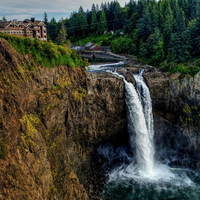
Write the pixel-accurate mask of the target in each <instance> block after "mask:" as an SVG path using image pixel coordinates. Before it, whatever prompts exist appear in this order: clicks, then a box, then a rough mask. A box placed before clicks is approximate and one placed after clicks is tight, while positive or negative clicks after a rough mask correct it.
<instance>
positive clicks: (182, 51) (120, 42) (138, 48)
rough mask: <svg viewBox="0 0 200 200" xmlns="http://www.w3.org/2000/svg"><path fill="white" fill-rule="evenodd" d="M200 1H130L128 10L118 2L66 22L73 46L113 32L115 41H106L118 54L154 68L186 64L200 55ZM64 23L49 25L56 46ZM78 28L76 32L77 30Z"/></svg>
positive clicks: (104, 5) (96, 8) (72, 17)
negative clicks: (171, 64)
mask: <svg viewBox="0 0 200 200" xmlns="http://www.w3.org/2000/svg"><path fill="white" fill-rule="evenodd" d="M199 3H200V1H199V0H160V1H155V0H146V1H144V0H138V1H134V0H130V2H129V3H127V4H126V5H125V7H121V6H120V4H119V3H118V2H117V1H112V2H110V3H102V4H101V6H100V7H99V6H98V5H96V6H95V5H94V4H93V5H92V8H91V10H90V11H89V10H87V11H86V12H84V10H83V8H82V7H80V8H79V10H78V12H73V13H72V14H71V16H70V17H69V19H68V18H67V19H65V20H64V25H65V28H66V30H67V34H68V38H69V39H70V40H71V42H74V41H78V40H81V38H84V37H86V36H88V35H92V34H94V35H96V37H98V36H99V35H102V34H104V33H105V32H106V31H107V32H109V31H113V32H114V36H113V37H112V39H110V37H109V39H108V38H106V36H105V38H104V40H105V42H104V44H106V45H110V46H111V48H112V50H113V51H114V52H115V53H127V54H132V55H134V56H138V57H139V58H140V59H141V60H142V61H143V62H146V63H148V64H152V65H164V66H167V65H169V63H173V64H174V63H184V62H186V61H188V60H190V59H191V58H194V57H198V56H199V54H200V36H199V33H200V5H199ZM60 27H61V22H58V23H57V22H56V21H55V19H54V18H53V19H52V20H51V21H50V22H48V23H47V28H48V32H49V34H50V38H51V39H52V40H53V41H54V42H55V41H56V36H57V35H58V32H59V30H60ZM74 27H76V28H74Z"/></svg>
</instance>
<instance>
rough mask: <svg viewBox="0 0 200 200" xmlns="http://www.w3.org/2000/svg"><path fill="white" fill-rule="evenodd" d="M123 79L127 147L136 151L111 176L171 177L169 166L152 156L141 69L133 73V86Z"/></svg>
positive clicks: (148, 104)
mask: <svg viewBox="0 0 200 200" xmlns="http://www.w3.org/2000/svg"><path fill="white" fill-rule="evenodd" d="M113 74H115V75H117V76H120V77H122V78H123V80H124V83H125V95H126V100H125V101H126V105H127V120H128V124H127V127H128V132H129V136H130V146H131V147H132V149H133V150H135V161H134V160H133V162H132V163H131V164H129V165H128V166H121V167H119V168H118V169H115V170H114V171H113V172H112V173H111V174H110V177H111V179H112V178H114V177H115V178H116V177H119V176H120V177H129V178H134V179H136V178H140V177H142V178H143V179H144V178H146V179H149V180H160V179H165V180H169V179H171V178H174V174H173V173H172V172H171V171H170V169H169V168H168V167H167V166H166V165H163V164H161V163H159V162H158V161H156V160H155V159H154V154H155V150H154V143H153V136H154V126H153V114H152V106H151V97H150V92H149V88H148V87H147V85H146V84H145V82H144V80H143V76H142V72H141V73H140V74H137V75H133V76H134V79H135V81H136V89H135V87H134V85H133V84H132V83H129V82H127V81H126V79H125V78H124V77H123V76H122V75H120V74H118V73H117V72H116V71H115V72H113Z"/></svg>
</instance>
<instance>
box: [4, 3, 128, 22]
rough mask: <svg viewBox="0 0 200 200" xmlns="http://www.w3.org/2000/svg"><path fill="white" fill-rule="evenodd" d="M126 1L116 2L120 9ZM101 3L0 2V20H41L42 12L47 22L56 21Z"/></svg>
mask: <svg viewBox="0 0 200 200" xmlns="http://www.w3.org/2000/svg"><path fill="white" fill-rule="evenodd" d="M128 1H129V0H128ZM128 1H127V0H118V2H119V3H120V5H121V6H122V7H124V5H125V2H128ZM101 2H105V0H104V1H102V0H85V1H83V0H0V13H1V18H2V17H3V16H5V17H6V19H7V20H13V19H17V20H19V21H21V20H24V19H29V18H31V17H35V18H36V19H38V20H43V16H44V12H46V13H47V16H48V20H49V21H50V19H52V17H55V19H56V20H57V21H58V20H59V19H61V18H62V17H63V18H66V17H69V15H70V14H71V12H72V11H78V9H79V7H80V6H82V7H83V9H84V11H86V10H87V9H89V10H91V7H92V4H93V3H94V4H95V5H96V4H98V5H99V6H100V5H101ZM106 2H108V1H106ZM109 2H110V1H109Z"/></svg>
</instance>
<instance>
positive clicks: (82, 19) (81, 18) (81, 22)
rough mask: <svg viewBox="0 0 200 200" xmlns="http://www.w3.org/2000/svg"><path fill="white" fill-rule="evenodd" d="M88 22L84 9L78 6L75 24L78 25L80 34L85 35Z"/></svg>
mask: <svg viewBox="0 0 200 200" xmlns="http://www.w3.org/2000/svg"><path fill="white" fill-rule="evenodd" d="M87 25H88V23H87V19H86V16H85V13H84V10H83V8H82V6H80V8H79V10H78V15H77V21H76V26H79V27H80V28H79V34H80V35H82V36H85V33H86V31H87V29H88V26H87Z"/></svg>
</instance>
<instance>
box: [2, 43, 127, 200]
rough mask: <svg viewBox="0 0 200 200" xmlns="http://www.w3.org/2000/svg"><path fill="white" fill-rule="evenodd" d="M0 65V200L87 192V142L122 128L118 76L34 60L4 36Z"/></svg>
mask: <svg viewBox="0 0 200 200" xmlns="http://www.w3.org/2000/svg"><path fill="white" fill-rule="evenodd" d="M0 69H1V71H0V165H1V169H0V199H6V200H8V199H35V200H36V199H65V200H67V199H70V200H73V199H81V200H83V199H89V197H90V198H91V199H92V198H93V197H92V195H95V192H96V191H97V190H98V188H95V187H94V184H95V182H97V180H95V177H96V178H99V176H98V175H97V176H95V174H94V173H93V172H94V170H93V168H92V167H93V166H94V165H93V164H92V163H93V160H92V156H91V155H92V151H93V149H94V147H95V145H98V144H99V143H100V142H103V141H105V140H106V141H109V140H115V139H116V141H118V137H120V135H123V134H124V133H125V132H126V113H125V103H124V84H123V80H122V79H121V78H116V77H115V76H113V75H109V74H88V75H87V74H86V71H85V69H84V68H77V69H74V68H69V67H67V66H60V67H57V68H54V69H47V68H43V67H42V66H36V65H34V62H33V60H32V58H31V57H29V56H22V55H20V54H18V53H16V52H15V50H14V49H13V48H12V47H11V46H10V45H8V43H7V42H6V41H1V44H0ZM88 195H89V196H88Z"/></svg>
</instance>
